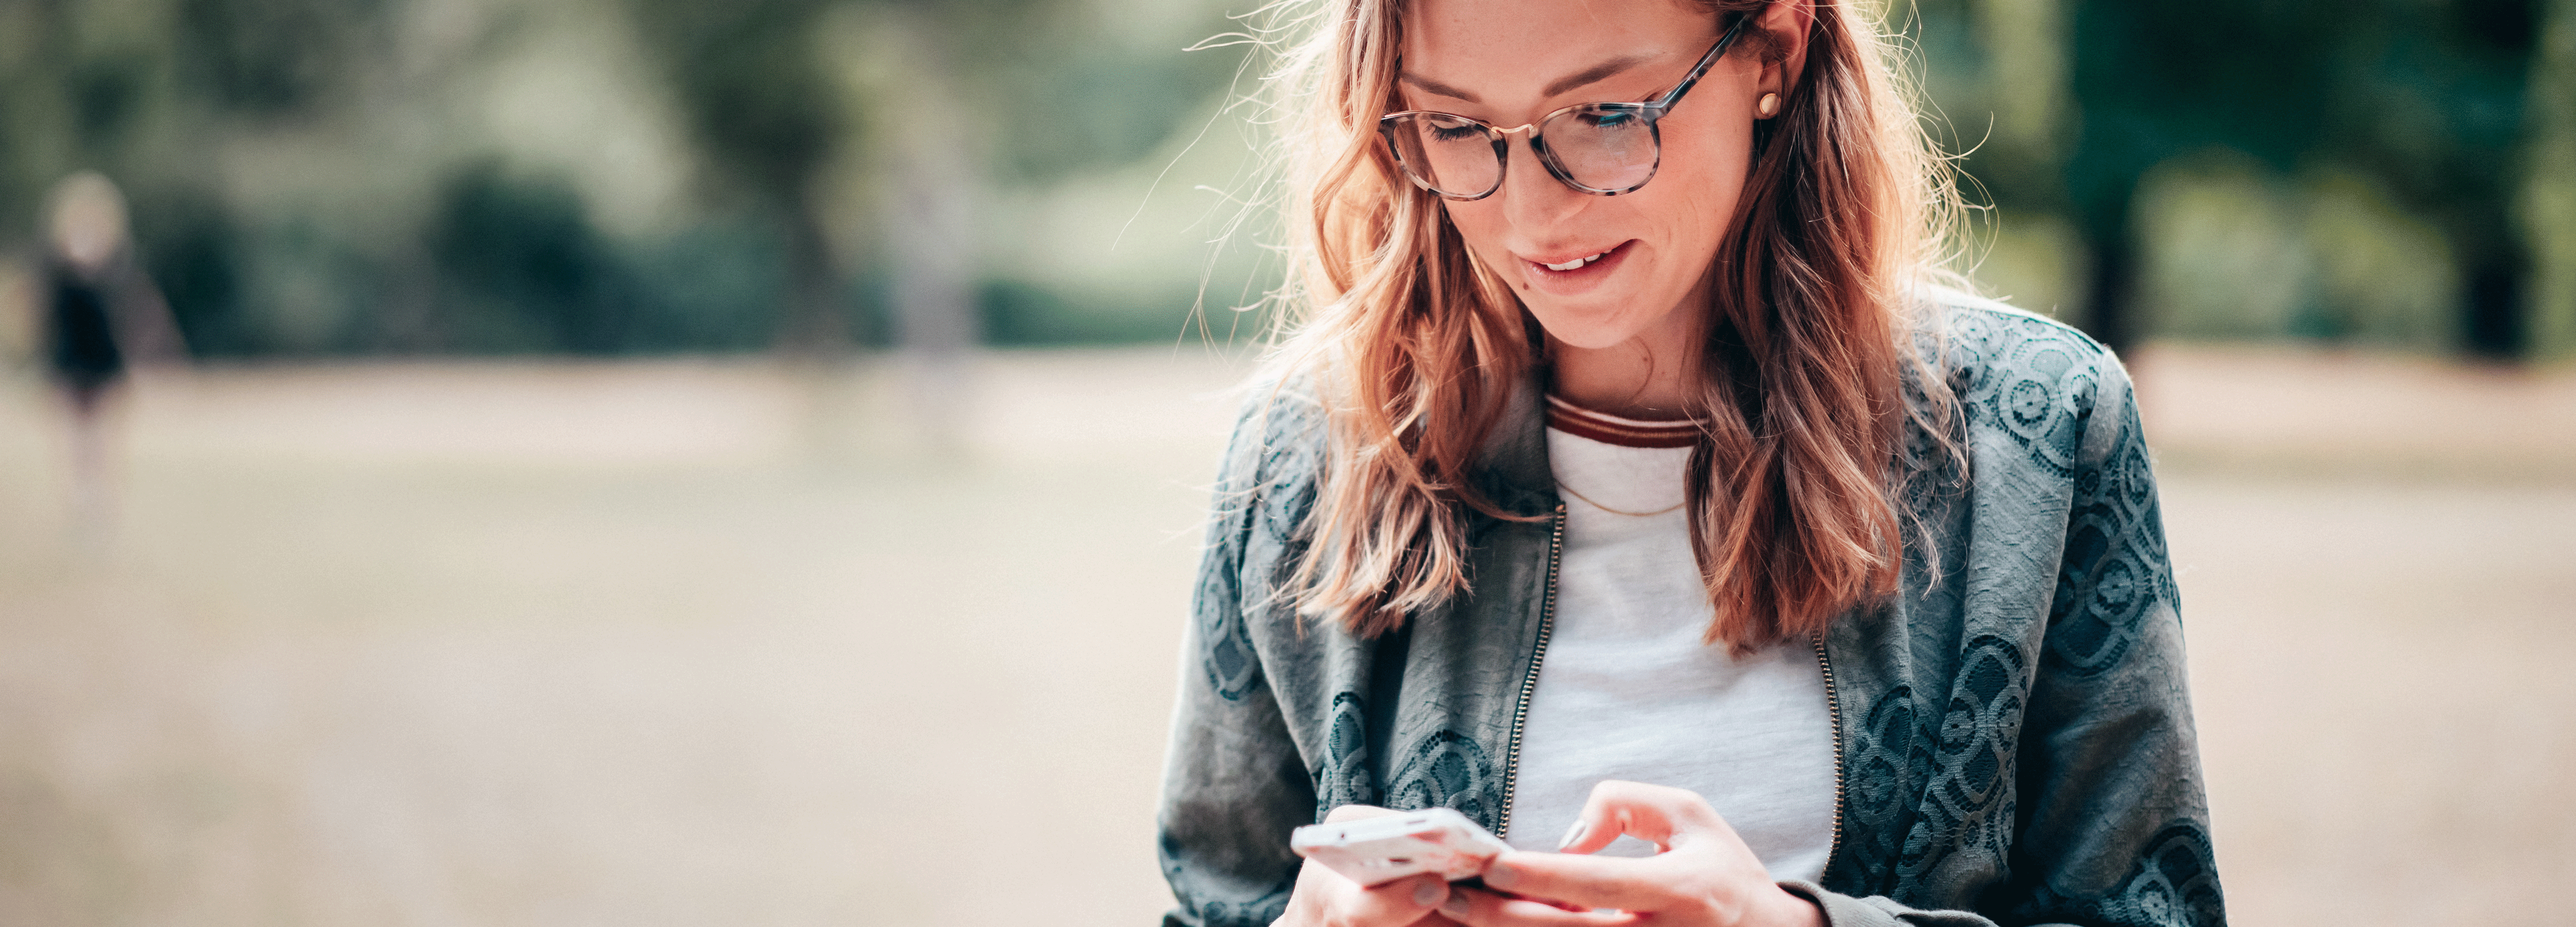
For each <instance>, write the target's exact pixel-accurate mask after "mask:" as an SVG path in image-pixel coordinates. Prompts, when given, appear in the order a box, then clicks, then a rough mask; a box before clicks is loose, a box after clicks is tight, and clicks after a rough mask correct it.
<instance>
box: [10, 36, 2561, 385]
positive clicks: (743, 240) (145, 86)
mask: <svg viewBox="0 0 2576 927" xmlns="http://www.w3.org/2000/svg"><path fill="white" fill-rule="evenodd" d="M2571 4H2576V0H2347V2H2327V0H2248V2H2243V3H2234V4H2222V5H2216V6H2208V5H2180V6H2178V5H2169V4H2139V3H2122V2H2111V0H1919V2H1918V3H1915V4H1910V5H1901V6H1899V7H1898V9H1899V10H1900V11H1901V12H1903V13H1904V14H1905V15H1907V16H1908V20H1907V22H1906V23H1905V25H1906V26H1907V28H1909V29H1910V30H1911V31H1912V33H1913V35H1914V36H1915V38H1916V44H1917V46H1918V48H1919V50H1920V59H1921V62H1922V69H1923V74H1924V82H1925V85H1926V87H1927V88H1928V89H1929V91H1930V92H1931V94H1932V96H1933V98H1934V100H1935V102H1936V104H1937V109H1938V113H1937V117H1938V118H1937V120H1936V123H1937V124H1940V125H1944V126H1946V127H1947V128H1945V129H1944V132H1945V134H1946V135H1947V137H1946V138H1945V144H1947V145H1949V146H1950V147H1951V148H1952V149H1953V150H1959V151H1966V152H1969V153H1968V154H1967V155H1966V156H1965V157H1964V159H1963V160H1962V162H1961V163H1962V167H1963V169H1964V170H1965V171H1966V172H1967V173H1968V175H1969V176H1970V178H1971V179H1972V180H1973V182H1974V183H1973V187H1972V193H1973V195H1974V197H1975V198H1976V199H1977V200H1979V201H1980V202H1982V203H1985V204H1987V205H1990V206H1991V207H1993V208H1992V209H1991V210H1989V211H1986V212H1985V213H1984V215H1983V219H1984V221H1982V222H1981V223H1980V227H1979V229H1978V231H1979V232H1980V233H1981V234H1980V241H1981V244H1982V250H1981V251H1980V254H1981V256H1982V259H1983V263H1982V264H1981V265H1980V267H1979V268H1978V274H1979V276H1980V277H1981V278H1982V279H1984V280H1985V281H1986V282H1987V283H1988V284H1989V285H1990V286H1991V288H1993V289H1994V290H1996V291H1997V292H1999V293H2002V294H2005V295H2008V296H2010V297H2012V298H2014V299H2015V300H2016V301H2019V302H2021V303H2023V304H2025V305H2030V306H2032V307H2033V308H2037V309H2042V310H2046V311H2055V312H2057V313H2059V314H2061V315H2063V316H2064V317H2066V318H2069V319H2070V320H2073V321H2076V322H2077V323H2079V324H2082V325H2085V326H2087V327H2088V328H2090V329H2092V330H2093V331H2095V332H2096V333H2097V334H2100V335H2102V336H2103V337H2105V338H2106V340H2110V341H2112V342H2113V343H2115V344H2128V343H2133V342H2134V341H2136V340H2137V339H2139V338H2142V337H2148V336H2169V337H2207V338H2308V339H2321V340H2330V341H2351V342H2356V343H2370V344H2383V345H2390V346H2397V347H2403V348H2409V349H2414V350H2427V351H2447V350H2469V351H2475V352H2480V353H2485V354H2490V355H2495V356H2562V355H2566V354H2570V353H2576V116H2571V115H2570V114H2571V113H2576V12H2571V9H2576V7H2571ZM1228 11H1229V10H1228V8H1227V7H1226V6H1224V5H1223V4H1222V3H1220V2H1217V0H1139V2H1126V3H1117V2H1111V0H741V2H735V3H720V4H719V3H703V2H691V0H0V252H10V251H14V252H16V253H18V254H21V255H24V254H27V253H30V251H31V249H33V248H34V247H35V242H34V240H33V229H34V224H35V219H36V213H37V210H38V208H39V201H40V198H41V197H42V196H43V193H44V191H45V190H46V189H47V188H48V187H49V186H50V185H51V184H52V183H53V182H54V181H55V180H57V179H58V178H60V177H62V176H64V175H66V174H68V173H70V172H71V171H73V170H76V169H80V168H95V169H98V170H101V171H104V172H106V173H108V174H109V175H110V176H112V177H114V178H116V179H117V180H118V182H119V183H121V184H123V185H124V186H125V187H126V189H127V192H128V194H129V196H130V197H131V198H132V200H133V203H134V207H135V228H136V233H137V236H138V238H139V247H140V250H141V253H142V256H143V257H144V259H145V260H146V262H147V264H148V266H149V267H150V268H151V269H152V271H153V273H154V275H155V277H156V278H157V279H158V280H159V281H160V282H161V284H162V286H163V288H164V290H165V291H166V292H167V294H168V295H169V297H170V301H171V304H172V306H173V308H174V310H175V311H176V313H177V315H178V317H179V320H180V323H181V326H182V328H183V330H184V332H185V333H186V335H187V337H188V339H189V342H190V344H191V345H192V347H193V348H194V350H196V351H197V352H198V353H200V354H203V355H209V356H251V355H268V354H351V353H360V354H363V353H409V352H472V353H506V352H529V351H541V352H570V353H593V354H617V353H633V352H664V351H706V350H716V351H735V350H760V349H764V348H784V349H791V350H808V349H817V350H830V349H831V348H832V346H834V345H842V344H850V343H882V342H883V341H884V340H885V339H886V338H887V337H888V334H889V324H890V323H889V322H888V321H887V320H888V319H890V318H893V317H894V316H895V315H896V313H894V311H893V310H892V308H891V307H890V305H889V301H890V299H891V298H892V297H891V296H890V295H889V294H892V293H895V292H898V291H900V289H901V288H900V287H896V286H893V285H892V284H891V283H890V281H892V280H893V279H895V278H896V277H897V276H898V274H897V273H896V271H899V270H903V269H904V268H903V267H902V266H900V265H899V264H898V263H896V261H897V259H896V258H895V257H894V256H895V255H897V254H902V253H907V252H904V251H903V249H901V248H899V247H895V245H897V244H900V243H903V242H904V240H905V237H906V235H907V229H906V227H905V225H904V223H903V221H902V220H901V215H902V213H901V211H900V210H899V209H897V208H896V202H897V200H898V199H900V197H899V195H898V194H902V193H904V190H905V188H904V184H907V183H915V182H918V181H917V178H916V177H915V175H912V174H906V173H905V172H904V169H903V168H901V167H900V164H901V163H903V161H902V153H903V152H905V151H907V150H908V149H906V148H905V145H906V144H907V142H915V143H917V142H922V141H924V140H930V141H933V142H935V145H934V147H936V146H947V147H949V148H953V149H955V150H954V152H953V156H947V157H943V160H944V161H945V162H946V163H945V164H944V165H942V167H943V170H944V171H945V173H942V174H939V175H938V176H942V177H955V178H960V180H959V181H958V182H959V183H961V184H962V185H964V186H966V187H969V188H971V189H968V190H966V191H965V192H964V194H961V195H967V196H969V197H970V198H971V200H972V203H971V206H972V208H973V210H974V213H975V216H976V218H975V220H974V227H975V229H976V234H977V235H979V236H981V240H980V243H979V244H978V245H976V247H975V253H974V254H972V255H969V256H968V258H967V259H968V260H969V262H970V264H971V267H972V273H973V275H974V277H975V279H976V281H977V282H975V283H974V284H973V286H972V288H971V289H972V298H973V302H974V304H975V305H976V306H977V307H978V318H979V321H980V324H981V330H982V332H983V338H984V339H985V340H987V341H988V342H991V343H997V344H1045V343H1074V342H1112V341H1130V340H1160V339H1165V338H1172V337H1178V336H1181V335H1182V334H1183V333H1184V330H1185V329H1187V328H1188V326H1189V323H1190V312H1191V310H1192V308H1193V307H1194V306H1202V305H1203V306H1204V307H1205V308H1207V309H1210V310H1215V311H1216V312H1217V313H1218V314H1219V318H1216V319H1212V320H1211V321H1212V322H1214V323H1215V328H1216V330H1217V331H1218V333H1219V334H1220V335H1221V336H1222V335H1223V334H1224V333H1225V332H1227V331H1228V330H1231V329H1234V328H1235V327H1236V326H1235V325H1234V322H1235V321H1237V320H1234V319H1226V318H1223V317H1222V309H1223V308H1224V307H1225V306H1229V305H1235V304H1238V303H1241V302H1245V301H1248V300H1250V299H1252V298H1254V297H1257V295H1258V293H1259V292H1260V290H1261V289H1262V281H1263V279H1264V277H1263V275H1264V273H1275V271H1276V268H1275V265H1268V264H1264V263H1263V261H1265V260H1270V258H1268V257H1267V256H1266V255H1264V254H1261V253H1259V251H1258V249H1257V248H1241V247H1238V248H1235V249H1233V250H1231V251H1227V252H1223V253H1219V252H1213V251H1211V250H1210V246H1209V245H1208V244H1207V242H1208V240H1209V239H1210V238H1221V237H1224V229H1225V228H1226V227H1227V224H1228V222H1229V221H1230V219H1232V218H1234V217H1236V216H1237V215H1238V214H1240V213H1242V211H1243V209H1244V208H1245V207H1244V206H1243V205H1242V204H1241V203H1240V202H1237V201H1234V200H1231V199H1229V196H1237V195H1241V194H1243V193H1244V192H1245V191H1249V190H1251V189H1252V188H1253V187H1254V181H1253V179H1252V178H1251V176H1250V175H1248V174H1247V173H1246V170H1247V165H1249V164H1251V163H1252V162H1253V159H1252V157H1251V153H1252V152H1255V151H1256V150H1257V149H1258V148H1259V147H1260V146H1261V145H1262V144H1264V143H1263V141H1262V140H1261V139H1260V137H1259V130H1258V129H1257V128H1247V127H1245V126H1242V125H1241V124H1240V122H1239V120H1236V119H1235V118H1234V117H1231V116H1221V115H1220V114H1218V112H1217V111H1216V109H1215V107H1216V105H1217V104H1218V103H1220V102H1222V101H1223V100H1224V99H1226V98H1227V96H1228V95H1229V94H1234V93H1242V92H1245V91H1248V90H1249V89H1250V88H1249V86H1248V84H1245V83H1243V81H1244V78H1243V77H1241V76H1240V75H1239V74H1238V69H1239V68H1240V67H1241V66H1242V65H1243V64H1244V57H1243V55H1242V53H1241V51H1240V50H1234V51H1217V52H1200V53H1183V52H1182V51H1180V49H1181V48H1182V47H1184V46H1186V45H1188V44H1190V43H1192V42H1194V41H1195V40H1197V39H1200V38H1203V37H1206V36H1209V35H1213V34H1216V33H1219V32H1224V31H1228V29H1229V28H1230V26H1231V24H1230V23H1229V22H1228V21H1227V20H1226V18H1225V16H1226V13H1227V12H1228ZM1235 12H1241V10H1235ZM919 147H920V145H918V144H916V145H915V146H914V149H918V148H919ZM942 150H943V151H944V149H942ZM911 156H912V157H918V151H917V150H915V151H914V154H913V155H911ZM919 176H922V177H927V176H931V175H928V174H922V175H919ZM1194 188H1206V189H1212V190H1215V191H1225V192H1220V193H1210V192H1206V190H1203V189H1194ZM932 253H938V252H936V251H934V252H932ZM1203 294H1204V299H1203Z"/></svg>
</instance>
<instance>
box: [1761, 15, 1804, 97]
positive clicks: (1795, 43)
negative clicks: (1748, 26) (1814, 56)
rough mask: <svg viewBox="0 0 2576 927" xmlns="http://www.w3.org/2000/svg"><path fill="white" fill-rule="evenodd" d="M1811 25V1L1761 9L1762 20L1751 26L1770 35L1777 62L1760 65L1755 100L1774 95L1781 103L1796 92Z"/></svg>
mask: <svg viewBox="0 0 2576 927" xmlns="http://www.w3.org/2000/svg"><path fill="white" fill-rule="evenodd" d="M1815 24H1816V5H1815V2H1814V0H1773V2H1771V3H1769V4H1765V5H1764V6H1763V7H1762V20H1761V21H1760V22H1757V23H1754V25H1755V26H1757V27H1759V28H1761V29H1762V31H1764V32H1768V33H1770V34H1771V46H1772V47H1773V48H1776V49H1778V50H1779V51H1780V59H1779V60H1777V61H1766V62H1763V64H1762V77H1761V79H1760V80H1758V81H1757V82H1756V83H1755V86H1754V90H1753V92H1754V95H1755V98H1756V99H1760V96H1761V95H1762V94H1766V93H1776V94H1779V95H1780V96H1781V98H1782V99H1783V101H1784V102H1785V101H1786V99H1787V98H1788V96H1789V95H1790V94H1791V93H1793V92H1795V91H1796V90H1797V89H1798V75H1800V74H1804V73H1806V72H1807V35H1808V34H1809V33H1811V32H1813V31H1815V30H1814V26H1815ZM1786 108H1787V107H1785V106H1783V107H1782V109H1786Z"/></svg>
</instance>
